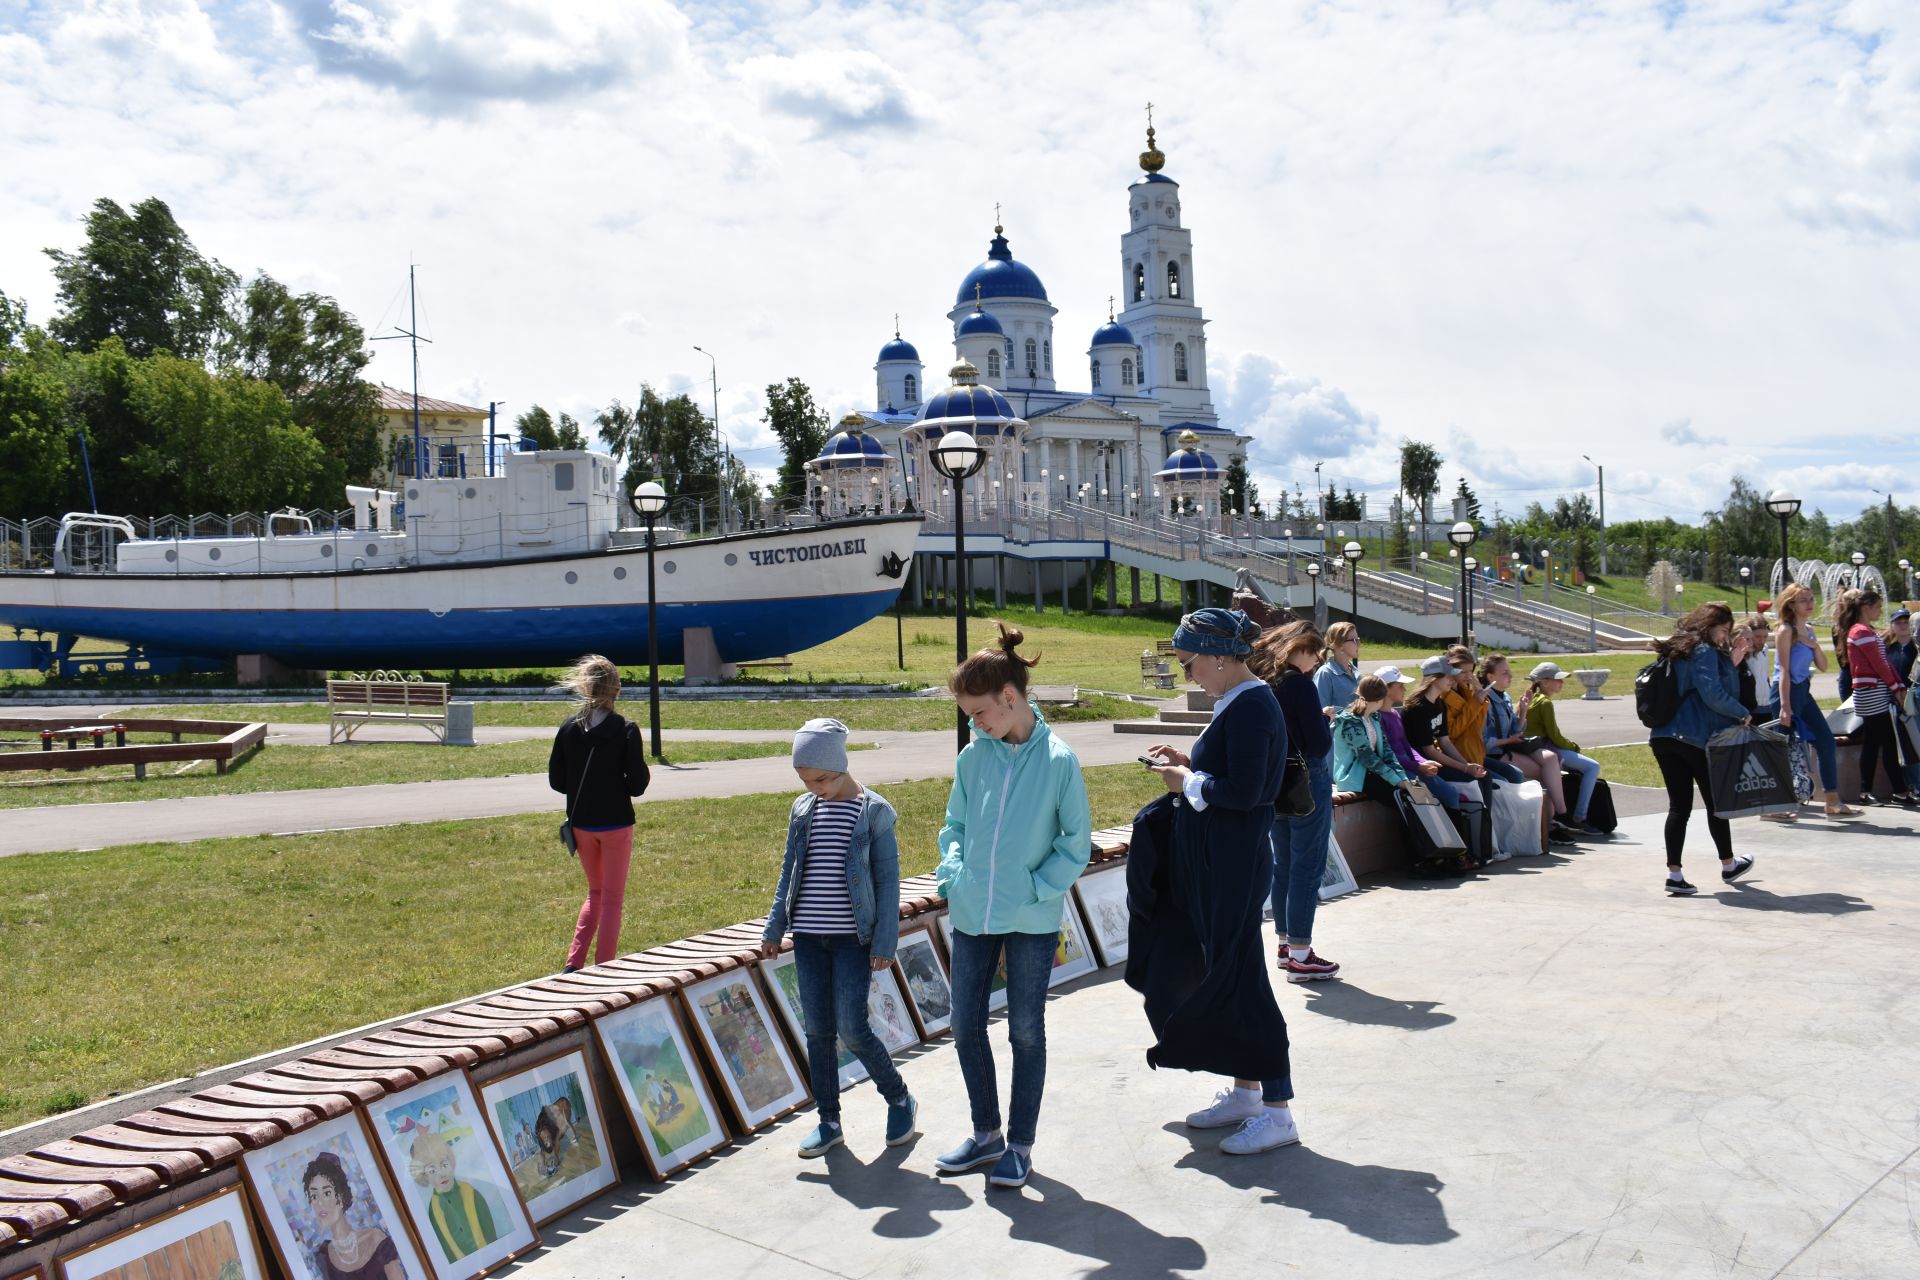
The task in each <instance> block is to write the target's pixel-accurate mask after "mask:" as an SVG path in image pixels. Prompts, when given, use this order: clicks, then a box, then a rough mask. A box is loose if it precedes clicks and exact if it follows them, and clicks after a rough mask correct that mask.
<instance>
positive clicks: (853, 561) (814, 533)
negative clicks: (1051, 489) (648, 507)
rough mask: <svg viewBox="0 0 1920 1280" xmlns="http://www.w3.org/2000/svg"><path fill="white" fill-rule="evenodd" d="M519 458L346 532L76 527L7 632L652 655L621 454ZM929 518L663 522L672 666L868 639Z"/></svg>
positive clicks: (640, 537) (315, 646) (300, 522)
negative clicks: (175, 534)
mask: <svg viewBox="0 0 1920 1280" xmlns="http://www.w3.org/2000/svg"><path fill="white" fill-rule="evenodd" d="M503 461H504V464H505V465H504V466H503V467H502V469H501V474H498V475H493V476H487V477H469V476H446V477H425V478H418V479H408V480H405V481H404V482H403V487H402V489H401V490H400V491H397V492H389V491H385V490H376V489H366V488H349V489H348V490H347V498H348V501H349V503H350V504H351V506H352V508H353V520H352V522H351V524H350V525H347V526H346V527H341V528H337V529H326V530H316V529H314V528H313V526H312V524H311V522H310V521H308V520H307V519H306V518H304V517H301V516H298V515H295V514H293V513H285V514H282V515H279V516H275V517H272V518H270V520H269V521H268V528H267V531H266V534H265V536H261V537H238V536H221V537H191V538H138V537H135V536H133V535H134V528H133V526H132V524H131V523H130V522H129V521H126V520H124V519H120V518H118V517H114V516H103V515H87V514H75V515H69V516H67V517H66V518H65V519H64V520H63V521H62V522H61V525H60V530H59V533H58V535H57V537H56V540H55V542H54V546H53V553H52V557H51V560H52V563H51V567H49V568H42V569H34V570H27V571H24V572H23V571H17V570H16V571H10V572H0V624H5V625H8V626H12V627H17V628H21V629H23V630H35V631H40V632H43V633H50V634H59V635H63V636H92V637H98V638H102V639H111V640H119V641H124V642H126V643H127V644H129V645H133V646H141V647H146V648H150V649H153V650H165V651H170V652H172V653H177V654H191V655H196V656H201V657H209V658H216V657H217V658H225V657H233V656H237V655H243V654H258V655H263V656H266V657H269V658H272V659H274V660H277V661H279V662H282V663H285V664H287V665H289V666H297V667H308V668H344V667H356V666H382V667H402V666H405V667H420V666H433V667H461V666H464V667H484V666H503V665H528V666H551V665H555V664H558V663H562V662H568V661H571V660H572V659H574V658H576V657H578V656H579V655H580V654H583V653H602V654H605V655H607V656H608V657H610V658H612V659H613V660H614V661H615V662H618V663H621V664H623V665H635V664H639V663H644V662H645V661H646V660H647V545H646V543H647V534H646V531H645V530H644V529H643V528H637V527H634V521H635V517H634V515H633V513H632V512H630V511H629V510H628V509H627V507H626V505H625V501H624V498H625V495H624V492H623V488H622V485H621V482H620V479H619V474H618V472H617V470H616V468H615V464H614V461H613V459H611V458H609V457H607V456H606V455H604V454H601V453H596V452H593V451H590V450H539V451H529V452H522V453H508V454H507V455H505V457H504V459H503ZM396 508H397V509H396ZM920 523H921V517H920V516H919V515H917V514H914V513H912V512H911V511H908V512H906V513H902V514H875V515H867V516H860V517H855V518H848V519H832V520H827V519H820V520H812V521H808V520H806V519H805V517H802V518H801V521H800V522H797V523H789V524H785V525H779V526H772V527H765V528H756V529H749V530H746V531H744V532H736V533H726V534H722V535H719V536H714V537H700V538H687V537H684V536H682V535H680V534H679V533H677V532H676V531H674V530H671V529H668V528H666V527H665V526H661V527H660V528H659V529H658V531H657V533H656V543H655V550H654V557H655V570H656V572H655V580H656V582H657V583H658V590H659V607H658V610H657V615H658V617H657V626H658V631H659V654H660V660H661V661H662V662H666V663H680V662H682V661H684V660H685V659H686V657H687V651H688V646H689V643H690V642H692V643H693V648H694V650H695V652H696V654H697V655H700V656H704V657H705V658H707V659H710V660H713V661H717V662H718V663H735V662H749V661H754V660H757V659H762V658H771V657H776V656H779V655H782V654H790V653H796V652H798V651H800V650H802V649H806V648H809V647H811V646H813V645H817V644H822V643H824V642H826V641H828V640H831V639H833V638H834V637H835V636H838V635H842V634H844V633H846V632H847V631H850V630H852V629H853V628H855V627H857V626H859V625H860V624H861V623H863V622H865V621H867V620H868V619H869V618H873V617H875V616H877V615H879V614H880V613H881V612H883V611H884V610H885V609H886V608H887V607H888V606H889V605H891V604H892V603H893V601H894V597H895V596H896V595H897V594H898V592H899V590H900V586H901V583H902V580H903V579H902V566H903V565H904V563H905V562H907V561H909V560H911V558H912V554H913V546H914V538H915V536H916V535H917V534H918V533H919V530H920ZM703 633H704V634H703ZM709 636H710V639H711V646H710V647H708V646H707V645H705V644H703V643H700V642H701V641H704V640H706V639H707V638H708V637H709Z"/></svg>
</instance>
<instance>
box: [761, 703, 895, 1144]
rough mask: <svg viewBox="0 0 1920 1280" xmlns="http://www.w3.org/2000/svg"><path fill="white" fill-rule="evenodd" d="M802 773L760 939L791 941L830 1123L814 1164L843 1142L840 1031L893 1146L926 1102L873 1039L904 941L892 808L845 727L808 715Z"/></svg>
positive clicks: (800, 750)
mask: <svg viewBox="0 0 1920 1280" xmlns="http://www.w3.org/2000/svg"><path fill="white" fill-rule="evenodd" d="M793 771H794V772H795V773H797V774H799V775H800V784H801V785H802V786H804V787H805V788H806V790H805V791H804V792H803V793H801V794H800V795H799V796H797V797H796V798H795V799H794V802H793V809H792V811H791V812H790V813H789V814H788V816H787V856H786V860H785V861H784V862H783V863H782V864H781V867H780V887H779V888H778V889H777V890H775V892H774V895H773V910H772V911H770V912H769V913H768V915H767V927H766V930H765V932H764V933H763V934H762V937H761V944H760V954H761V956H762V957H763V958H765V959H768V960H771V959H773V958H774V957H775V956H777V955H779V954H780V940H781V938H782V937H784V936H785V935H786V934H787V933H788V932H789V931H790V932H792V934H793V953H794V964H795V967H796V968H797V970H798V971H799V977H800V1011H801V1017H802V1018H803V1019H804V1021H805V1022H806V1037H807V1072H808V1074H809V1076H810V1077H811V1078H812V1084H813V1096H814V1101H815V1103H816V1104H817V1106H818V1107H819V1111H820V1123H819V1125H818V1127H816V1128H815V1129H814V1131H813V1132H812V1133H810V1134H808V1135H807V1137H806V1139H805V1140H804V1141H803V1142H801V1144H800V1154H801V1156H803V1157H806V1158H812V1157H816V1156H823V1155H825V1154H826V1153H827V1152H829V1151H831V1150H832V1149H833V1148H835V1147H837V1146H839V1145H840V1144H841V1142H842V1141H843V1140H844V1137H843V1135H842V1132H841V1127H840V1055H839V1053H838V1051H837V1049H836V1048H835V1045H834V1039H835V1037H836V1036H837V1037H838V1038H839V1040H840V1042H841V1043H843V1044H845V1045H846V1046H847V1050H848V1052H850V1053H852V1054H853V1055H854V1056H855V1057H857V1058H859V1059H860V1062H861V1065H862V1066H864V1067H866V1069H867V1073H868V1074H869V1075H871V1076H872V1077H873V1083H874V1087H875V1088H877V1089H878V1090H879V1091H880V1096H881V1097H882V1098H885V1099H886V1101H887V1145H888V1146H890V1147H897V1146H899V1145H901V1144H902V1143H904V1142H907V1141H908V1140H910V1139H911V1138H912V1137H913V1135H914V1120H915V1118H916V1117H917V1116H918V1114H919V1110H920V1106H919V1103H917V1102H916V1101H915V1100H914V1097H913V1095H912V1094H910V1093H908V1092H907V1082H906V1081H905V1080H903V1079H901V1078H900V1072H899V1070H898V1069H896V1068H895V1067H894V1065H893V1059H892V1058H891V1057H890V1056H889V1055H888V1053H887V1050H886V1046H884V1045H882V1044H881V1043H880V1037H879V1036H877V1035H875V1034H874V1033H873V1027H872V1026H871V1025H870V1023H869V1020H868V1015H867V992H868V990H869V988H870V987H871V985H872V982H873V974H874V973H876V972H878V971H879V970H882V969H885V968H886V967H887V966H888V965H889V964H891V963H893V951H894V946H895V944H896V943H897V942H898V941H899V938H900V849H899V846H898V845H897V844H896V843H895V841H894V813H893V806H892V805H890V804H888V803H887V802H886V801H885V800H884V799H882V798H881V797H880V796H879V795H877V794H875V793H874V792H872V791H869V790H867V789H866V788H865V787H862V786H861V785H860V783H859V782H858V781H857V780H856V779H855V778H854V776H853V774H852V773H851V772H849V771H848V769H847V726H846V725H844V724H841V723H840V722H839V721H838V720H824V719H823V720H809V721H807V722H806V723H805V724H804V725H801V726H800V731H799V732H798V733H796V734H795V735H794V738H793Z"/></svg>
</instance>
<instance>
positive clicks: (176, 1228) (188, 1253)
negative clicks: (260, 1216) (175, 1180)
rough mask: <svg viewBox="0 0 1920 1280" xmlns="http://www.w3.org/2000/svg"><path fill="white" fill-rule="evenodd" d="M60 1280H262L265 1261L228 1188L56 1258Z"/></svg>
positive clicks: (243, 1207)
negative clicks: (58, 1262) (157, 1279)
mask: <svg viewBox="0 0 1920 1280" xmlns="http://www.w3.org/2000/svg"><path fill="white" fill-rule="evenodd" d="M60 1276H61V1280H154V1278H155V1277H160V1276H164V1277H166V1278H167V1280H267V1264H266V1259H265V1258H264V1257H262V1256H261V1253H260V1242H259V1240H257V1239H256V1238H255V1237H254V1234H253V1222H252V1220H251V1219H249V1218H248V1217H247V1201H246V1197H245V1196H244V1195H242V1194H241V1192H240V1188H238V1187H229V1188H227V1189H226V1190H225V1191H221V1192H218V1193H217V1194H214V1195H210V1196H208V1197H206V1198H205V1199H203V1200H196V1201H194V1202H193V1203H192V1204H187V1205H182V1206H181V1207H180V1208H178V1209H175V1210H174V1211H173V1212H172V1213H169V1214H165V1215H163V1216H161V1217H158V1218H155V1219H154V1220H153V1221H151V1222H143V1223H141V1224H140V1225H139V1226H137V1227H130V1228H128V1229H127V1230H125V1231H122V1232H119V1233H118V1234H116V1235H111V1236H108V1237H107V1238H106V1239H104V1240H101V1241H99V1242H97V1243H95V1244H90V1245H88V1246H86V1247H85V1248H83V1249H76V1250H74V1251H73V1252H72V1253H70V1254H67V1255H66V1256H65V1257H63V1258H61V1259H60Z"/></svg>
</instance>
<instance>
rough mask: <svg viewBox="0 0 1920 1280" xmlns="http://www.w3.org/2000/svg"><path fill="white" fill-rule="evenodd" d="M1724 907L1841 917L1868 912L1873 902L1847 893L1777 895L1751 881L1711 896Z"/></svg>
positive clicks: (1871, 908)
mask: <svg viewBox="0 0 1920 1280" xmlns="http://www.w3.org/2000/svg"><path fill="white" fill-rule="evenodd" d="M1713 896H1714V899H1715V901H1717V902H1719V903H1720V904H1721V905H1722V906H1727V907H1745V908H1746V909H1747V910H1749V911H1790V912H1793V913H1794V914H1796V915H1807V916H1845V915H1852V914H1853V913H1854V912H1856V911H1871V910H1873V904H1872V903H1871V902H1868V901H1866V900H1865V899H1864V898H1856V897H1854V896H1853V895H1852V894H1850V893H1796V894H1786V895H1782V894H1778V893H1769V892H1768V891H1767V890H1765V889H1762V888H1760V887H1759V886H1757V885H1752V884H1738V885H1735V886H1733V888H1732V890H1731V891H1730V892H1727V891H1723V892H1721V893H1716V894H1714V895H1713Z"/></svg>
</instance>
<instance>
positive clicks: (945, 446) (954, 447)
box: [933, 431, 987, 751]
mask: <svg viewBox="0 0 1920 1280" xmlns="http://www.w3.org/2000/svg"><path fill="white" fill-rule="evenodd" d="M986 460H987V451H986V450H985V449H982V448H981V447H980V446H979V445H978V444H977V443H975V441H974V438H973V437H972V436H970V435H968V434H967V433H966V432H964V431H949V432H946V433H945V434H943V435H942V436H941V437H940V443H939V444H937V445H935V446H934V449H933V466H934V469H935V470H936V471H938V472H939V473H940V474H941V475H943V476H945V477H946V478H947V479H948V480H950V481H952V482H953V573H954V579H955V583H956V585H957V586H958V588H959V590H958V591H956V592H955V593H954V598H953V627H954V642H955V652H957V653H958V654H959V661H961V662H965V661H966V660H967V479H968V477H970V476H972V475H973V474H974V473H975V472H977V471H979V470H980V467H981V465H982V464H983V463H984V462H985V461H986ZM954 714H955V715H956V716H958V717H959V725H958V734H959V746H958V747H957V748H956V750H958V751H965V750H966V749H967V713H966V712H964V711H961V710H959V709H958V708H956V709H955V712H954Z"/></svg>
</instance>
